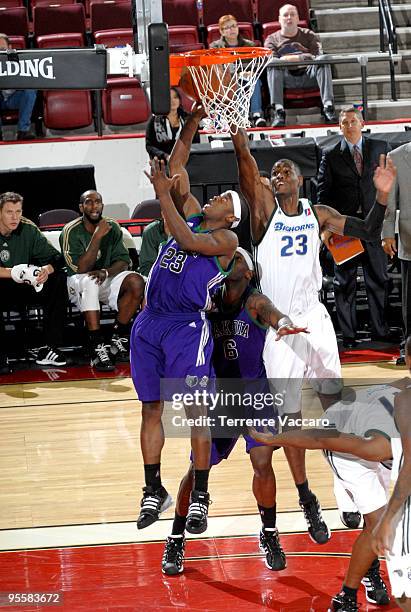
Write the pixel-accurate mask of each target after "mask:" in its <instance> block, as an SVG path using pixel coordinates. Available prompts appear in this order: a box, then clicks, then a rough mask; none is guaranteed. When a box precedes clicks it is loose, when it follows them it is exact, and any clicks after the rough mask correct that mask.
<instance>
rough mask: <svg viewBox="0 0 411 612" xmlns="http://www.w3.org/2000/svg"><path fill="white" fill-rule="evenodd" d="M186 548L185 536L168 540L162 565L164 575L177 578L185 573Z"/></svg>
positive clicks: (172, 537) (170, 537)
mask: <svg viewBox="0 0 411 612" xmlns="http://www.w3.org/2000/svg"><path fill="white" fill-rule="evenodd" d="M185 546H186V539H185V537H184V535H178V536H169V537H168V538H167V540H166V545H165V548H164V554H163V561H162V563H161V567H162V572H163V574H167V576H176V575H177V574H181V573H182V572H183V571H184V551H185Z"/></svg>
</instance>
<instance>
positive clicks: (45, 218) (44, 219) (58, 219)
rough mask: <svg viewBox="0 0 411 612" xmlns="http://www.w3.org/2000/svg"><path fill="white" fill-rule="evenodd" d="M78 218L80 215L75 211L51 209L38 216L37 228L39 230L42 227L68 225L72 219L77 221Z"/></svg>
mask: <svg viewBox="0 0 411 612" xmlns="http://www.w3.org/2000/svg"><path fill="white" fill-rule="evenodd" d="M79 216H80V213H78V212H77V211H75V210H71V209H70V208H53V209H52V210H47V211H46V212H44V213H40V214H39V218H38V226H39V228H40V229H41V228H42V227H47V226H48V225H58V224H60V223H69V221H74V219H77V217H79Z"/></svg>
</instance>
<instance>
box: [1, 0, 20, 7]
mask: <svg viewBox="0 0 411 612" xmlns="http://www.w3.org/2000/svg"><path fill="white" fill-rule="evenodd" d="M17 6H24V4H23V0H0V9H1V8H15V7H17Z"/></svg>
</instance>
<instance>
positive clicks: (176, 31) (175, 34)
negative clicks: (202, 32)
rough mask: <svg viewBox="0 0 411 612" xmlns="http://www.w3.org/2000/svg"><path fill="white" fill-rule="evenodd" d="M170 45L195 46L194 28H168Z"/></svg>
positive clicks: (196, 37) (196, 40)
mask: <svg viewBox="0 0 411 612" xmlns="http://www.w3.org/2000/svg"><path fill="white" fill-rule="evenodd" d="M168 37H169V43H170V45H186V46H189V45H197V44H198V43H199V42H200V41H199V39H198V30H197V28H196V27H195V26H170V27H169V28H168Z"/></svg>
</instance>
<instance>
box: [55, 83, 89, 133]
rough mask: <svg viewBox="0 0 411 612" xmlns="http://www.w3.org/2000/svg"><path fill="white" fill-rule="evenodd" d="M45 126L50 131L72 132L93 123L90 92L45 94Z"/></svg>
mask: <svg viewBox="0 0 411 612" xmlns="http://www.w3.org/2000/svg"><path fill="white" fill-rule="evenodd" d="M43 100H44V125H45V126H46V127H47V128H50V129H56V130H71V129H75V128H81V127H86V126H89V125H90V124H91V123H92V121H93V114H92V110H91V96H90V92H89V91H78V90H74V89H71V90H65V91H61V90H58V89H56V90H53V91H45V92H44V93H43Z"/></svg>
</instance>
